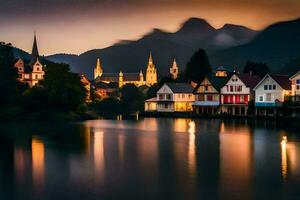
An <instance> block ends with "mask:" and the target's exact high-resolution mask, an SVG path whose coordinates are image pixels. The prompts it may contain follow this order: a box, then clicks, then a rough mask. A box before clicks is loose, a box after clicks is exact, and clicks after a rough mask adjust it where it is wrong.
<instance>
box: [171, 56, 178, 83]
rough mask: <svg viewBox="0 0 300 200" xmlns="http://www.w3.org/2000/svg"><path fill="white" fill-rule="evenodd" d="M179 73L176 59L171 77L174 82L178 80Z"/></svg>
mask: <svg viewBox="0 0 300 200" xmlns="http://www.w3.org/2000/svg"><path fill="white" fill-rule="evenodd" d="M178 73H179V69H178V66H177V63H176V60H175V58H174V61H173V65H172V67H171V68H170V74H171V77H172V79H173V80H176V79H177V78H178Z"/></svg>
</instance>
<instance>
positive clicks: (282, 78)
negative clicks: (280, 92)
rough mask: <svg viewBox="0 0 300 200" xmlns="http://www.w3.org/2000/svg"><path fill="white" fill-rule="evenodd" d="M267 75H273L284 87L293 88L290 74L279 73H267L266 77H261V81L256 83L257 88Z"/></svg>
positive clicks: (285, 88) (286, 88)
mask: <svg viewBox="0 0 300 200" xmlns="http://www.w3.org/2000/svg"><path fill="white" fill-rule="evenodd" d="M266 77H271V78H272V79H273V80H274V81H275V82H276V83H277V84H278V85H279V86H280V87H281V88H282V89H284V90H290V89H291V82H290V79H289V76H288V75H277V74H267V75H265V77H264V78H262V79H261V81H260V82H259V83H257V84H256V86H255V88H254V89H256V88H257V87H258V86H259V85H260V84H261V83H262V82H263V80H265V79H266Z"/></svg>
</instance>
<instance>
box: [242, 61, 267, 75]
mask: <svg viewBox="0 0 300 200" xmlns="http://www.w3.org/2000/svg"><path fill="white" fill-rule="evenodd" d="M269 72H270V70H269V67H268V65H267V64H265V63H259V62H252V61H247V63H246V65H245V67H244V70H243V73H247V74H249V73H251V74H252V75H258V76H260V77H264V76H265V75H266V74H268V73H269Z"/></svg>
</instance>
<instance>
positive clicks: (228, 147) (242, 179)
mask: <svg viewBox="0 0 300 200" xmlns="http://www.w3.org/2000/svg"><path fill="white" fill-rule="evenodd" d="M220 139H221V143H220V175H221V185H222V188H221V191H222V193H224V194H226V195H227V194H230V193H235V192H236V191H237V189H238V188H239V190H244V189H245V190H246V188H247V187H249V185H251V176H252V175H251V158H252V155H251V134H250V129H248V128H245V127H235V126H232V125H228V126H226V125H224V124H223V122H222V123H221V126H220Z"/></svg>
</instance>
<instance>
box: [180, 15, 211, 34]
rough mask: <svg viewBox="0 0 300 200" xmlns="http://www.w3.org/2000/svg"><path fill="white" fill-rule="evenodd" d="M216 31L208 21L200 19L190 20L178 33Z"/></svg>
mask: <svg viewBox="0 0 300 200" xmlns="http://www.w3.org/2000/svg"><path fill="white" fill-rule="evenodd" d="M215 30H216V29H215V28H214V27H212V26H211V25H210V24H209V23H208V22H207V21H206V20H204V19H200V18H190V19H188V20H187V21H185V22H184V23H183V24H182V26H181V28H180V29H179V31H178V32H184V33H186V32H189V33H190V32H198V31H199V32H200V31H201V32H207V31H209V32H211V31H215Z"/></svg>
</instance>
